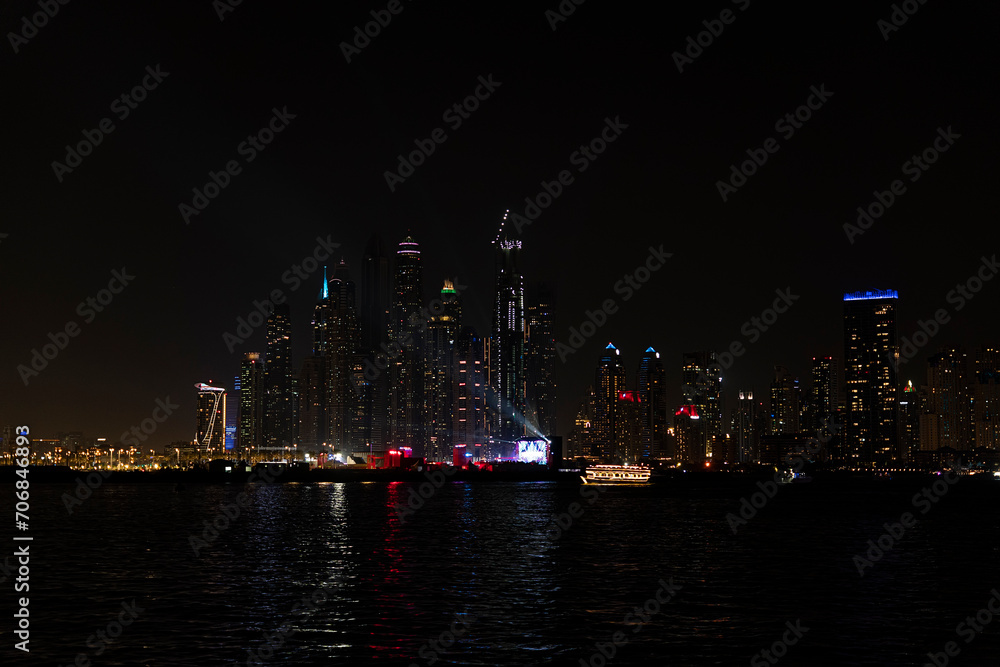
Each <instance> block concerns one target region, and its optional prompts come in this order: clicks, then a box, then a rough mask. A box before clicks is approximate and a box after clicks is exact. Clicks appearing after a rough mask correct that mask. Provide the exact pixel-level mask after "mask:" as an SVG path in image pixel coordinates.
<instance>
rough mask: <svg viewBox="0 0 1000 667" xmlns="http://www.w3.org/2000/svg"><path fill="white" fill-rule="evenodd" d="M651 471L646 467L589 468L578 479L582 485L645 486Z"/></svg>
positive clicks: (604, 466)
mask: <svg viewBox="0 0 1000 667" xmlns="http://www.w3.org/2000/svg"><path fill="white" fill-rule="evenodd" d="M650 474H652V471H651V470H650V469H649V468H648V467H646V466H628V465H626V466H614V465H596V466H589V467H588V468H587V470H586V474H585V475H581V476H580V479H582V480H583V483H584V484H647V483H649V476H650Z"/></svg>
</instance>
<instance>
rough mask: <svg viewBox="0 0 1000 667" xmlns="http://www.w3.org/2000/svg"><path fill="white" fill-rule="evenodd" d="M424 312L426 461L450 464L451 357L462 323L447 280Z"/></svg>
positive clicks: (451, 448)
mask: <svg viewBox="0 0 1000 667" xmlns="http://www.w3.org/2000/svg"><path fill="white" fill-rule="evenodd" d="M428 312H429V314H430V315H431V318H430V321H428V322H427V332H426V336H425V338H424V342H425V350H424V359H425V360H426V365H425V370H424V396H425V401H424V408H425V411H424V425H425V428H426V430H427V457H428V459H429V460H433V461H451V460H452V453H453V445H452V429H453V426H454V419H453V417H454V412H453V410H454V407H455V397H454V391H455V385H454V381H453V377H454V376H453V371H454V369H453V366H452V356H453V353H454V349H455V341H456V339H457V338H458V333H459V327H460V326H461V323H462V304H461V302H460V301H459V298H458V294H457V292H456V291H455V286H454V284H453V283H452V282H451V281H450V280H445V281H444V287H443V288H441V296H440V298H439V299H438V300H437V301H435V302H433V303H432V305H431V307H430V308H429V309H428Z"/></svg>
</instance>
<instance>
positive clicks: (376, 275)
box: [360, 233, 392, 452]
mask: <svg viewBox="0 0 1000 667" xmlns="http://www.w3.org/2000/svg"><path fill="white" fill-rule="evenodd" d="M361 269H362V272H361V304H360V306H361V347H362V350H363V352H364V353H365V355H366V356H367V359H368V362H369V364H370V365H369V364H366V365H365V367H366V369H368V371H369V372H368V373H367V374H365V376H364V385H365V386H367V388H368V390H367V393H366V395H365V397H364V399H363V400H364V401H365V406H364V416H365V424H364V425H363V431H364V433H365V436H366V439H367V440H368V441H369V442H371V443H372V449H373V451H376V452H381V451H384V450H385V449H386V444H387V443H388V441H389V372H388V366H387V363H388V352H387V351H388V345H389V343H390V339H389V335H390V327H389V318H390V312H391V310H392V275H391V274H390V269H389V254H388V253H387V252H386V250H385V245H384V244H383V243H382V237H381V236H379V235H378V234H377V233H376V234H372V236H371V238H370V239H369V240H368V245H367V246H366V247H365V254H364V257H363V258H362V266H361ZM376 356H378V359H376ZM376 361H379V362H381V363H378V364H376ZM371 369H374V370H371Z"/></svg>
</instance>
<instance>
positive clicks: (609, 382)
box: [594, 343, 625, 459]
mask: <svg viewBox="0 0 1000 667" xmlns="http://www.w3.org/2000/svg"><path fill="white" fill-rule="evenodd" d="M624 391H625V365H624V364H623V363H622V359H621V350H619V349H618V348H616V347H615V346H614V345H612V344H611V343H608V345H607V347H605V348H604V355H603V356H602V357H601V361H600V363H599V364H598V366H597V375H596V381H595V383H594V395H595V401H594V426H595V429H594V430H595V434H594V440H595V442H594V445H595V446H596V447H597V448H599V451H600V452H601V455H603V456H604V457H605V458H608V459H617V458H620V457H621V456H622V453H621V452H620V451H619V447H620V440H621V431H622V425H621V423H620V420H621V415H620V414H619V405H618V402H619V400H620V398H621V394H622V392H624Z"/></svg>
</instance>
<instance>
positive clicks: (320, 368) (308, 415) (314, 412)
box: [297, 356, 326, 453]
mask: <svg viewBox="0 0 1000 667" xmlns="http://www.w3.org/2000/svg"><path fill="white" fill-rule="evenodd" d="M297 385H298V394H299V399H298V403H299V410H298V420H299V436H298V445H299V447H301V448H302V450H303V451H306V452H313V451H315V452H317V453H319V452H320V450H321V449H322V447H323V444H324V443H325V442H326V359H325V358H324V357H317V356H310V357H306V358H305V359H304V360H303V361H302V368H301V370H300V371H299V378H298V382H297Z"/></svg>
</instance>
